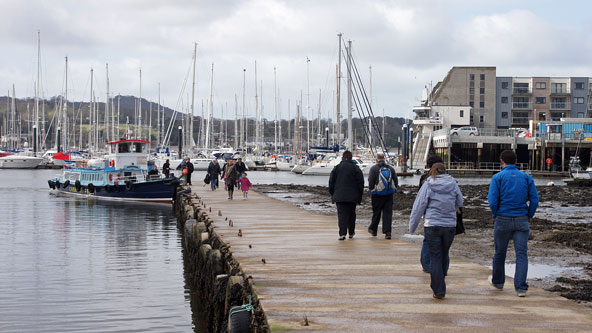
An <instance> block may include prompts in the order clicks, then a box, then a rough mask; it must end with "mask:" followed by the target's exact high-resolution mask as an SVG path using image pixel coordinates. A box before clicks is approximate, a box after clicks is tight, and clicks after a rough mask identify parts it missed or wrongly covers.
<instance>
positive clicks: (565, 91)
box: [551, 87, 570, 95]
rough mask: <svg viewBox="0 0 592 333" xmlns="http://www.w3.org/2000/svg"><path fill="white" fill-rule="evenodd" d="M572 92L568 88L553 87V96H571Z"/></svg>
mask: <svg viewBox="0 0 592 333" xmlns="http://www.w3.org/2000/svg"><path fill="white" fill-rule="evenodd" d="M569 94H570V92H569V90H568V89H567V88H553V87H551V95H569Z"/></svg>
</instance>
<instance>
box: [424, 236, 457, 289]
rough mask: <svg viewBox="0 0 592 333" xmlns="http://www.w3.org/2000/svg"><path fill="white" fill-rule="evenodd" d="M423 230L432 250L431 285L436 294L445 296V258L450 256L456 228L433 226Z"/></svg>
mask: <svg viewBox="0 0 592 333" xmlns="http://www.w3.org/2000/svg"><path fill="white" fill-rule="evenodd" d="M423 232H424V234H425V239H426V240H427V243H428V248H429V251H430V278H431V283H430V287H432V291H434V295H437V296H445V295H446V282H445V281H444V273H445V272H446V261H445V260H444V258H447V257H448V251H449V250H450V246H451V245H452V241H453V240H454V234H455V233H456V228H455V227H439V226H433V227H425V228H424V229H423Z"/></svg>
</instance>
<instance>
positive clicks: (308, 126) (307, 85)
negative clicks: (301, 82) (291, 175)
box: [306, 57, 310, 151]
mask: <svg viewBox="0 0 592 333" xmlns="http://www.w3.org/2000/svg"><path fill="white" fill-rule="evenodd" d="M309 64H310V59H308V57H306V144H307V147H306V151H310V84H309V71H308V68H309Z"/></svg>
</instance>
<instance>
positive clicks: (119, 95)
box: [117, 93, 121, 139]
mask: <svg viewBox="0 0 592 333" xmlns="http://www.w3.org/2000/svg"><path fill="white" fill-rule="evenodd" d="M120 107H121V93H119V94H118V95H117V138H118V139H119V138H121V136H120V135H119V124H120V122H119V115H120V113H119V110H120Z"/></svg>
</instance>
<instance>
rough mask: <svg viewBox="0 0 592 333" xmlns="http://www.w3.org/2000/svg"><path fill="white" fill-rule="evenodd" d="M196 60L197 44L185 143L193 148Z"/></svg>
mask: <svg viewBox="0 0 592 333" xmlns="http://www.w3.org/2000/svg"><path fill="white" fill-rule="evenodd" d="M196 59H197V43H194V45H193V86H192V87H193V88H192V90H191V116H190V117H189V140H188V142H187V147H188V148H192V147H193V112H194V102H195V63H196Z"/></svg>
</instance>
